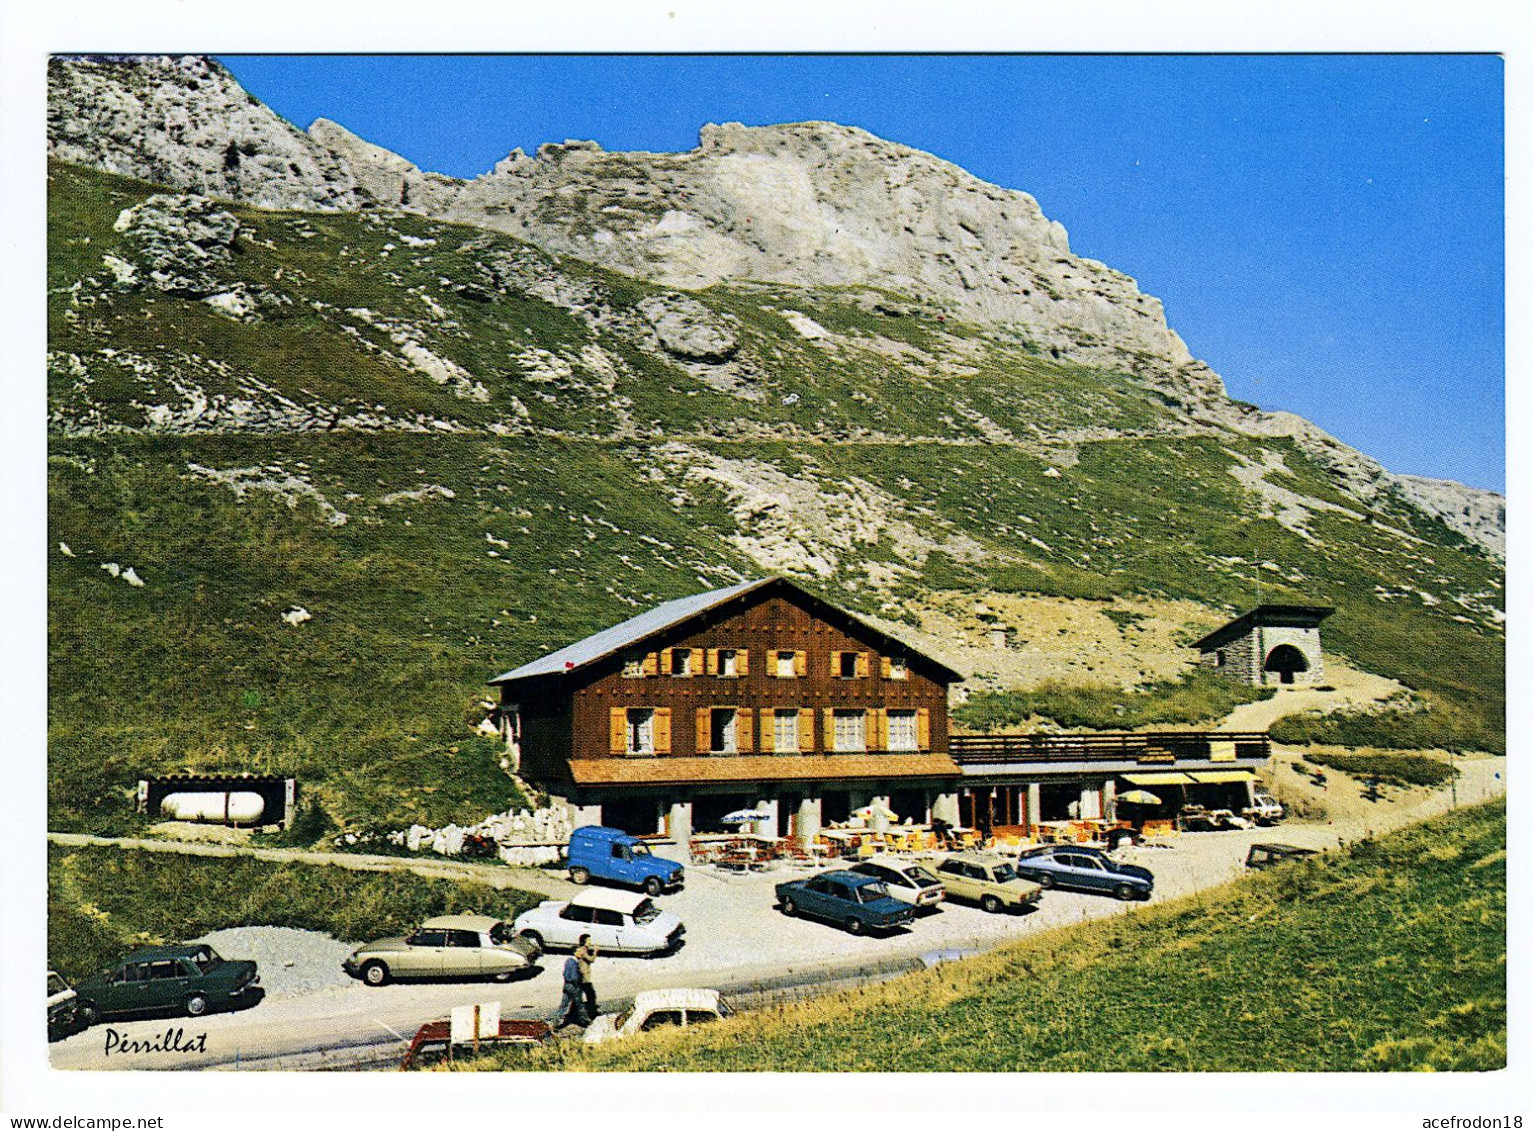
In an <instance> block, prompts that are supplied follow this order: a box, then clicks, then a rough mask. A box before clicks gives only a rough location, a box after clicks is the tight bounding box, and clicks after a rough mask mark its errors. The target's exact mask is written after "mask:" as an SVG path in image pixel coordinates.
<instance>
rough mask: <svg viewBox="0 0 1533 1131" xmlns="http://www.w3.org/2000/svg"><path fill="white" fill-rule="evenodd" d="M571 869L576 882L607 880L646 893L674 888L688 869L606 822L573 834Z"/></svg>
mask: <svg viewBox="0 0 1533 1131" xmlns="http://www.w3.org/2000/svg"><path fill="white" fill-rule="evenodd" d="M569 870H570V879H572V880H574V881H575V882H576V883H577V884H588V883H590V882H591V881H592V880H606V881H609V882H611V883H615V884H627V885H629V886H630V887H637V888H643V889H644V891H645V893H646V894H647V895H659V894H660V893H661V892H663V891H675V890H676V889H677V888H679V887H681V885H682V882H683V881H684V879H685V878H686V869H684V868H683V867H682V866H681V865H680V864H678V863H677V862H676V861H674V860H667V859H665V857H663V856H656V855H654V854H653V853H652V852H650V850H649V845H647V844H645V843H644V842H643V841H642V840H640V839H639V838H638V837H634V836H629V835H628V834H627V833H625V832H624V831H623V830H622V829H612V828H607V827H606V826H605V825H586V826H585V827H583V828H579V829H576V830H575V831H574V832H572V833H571V834H570V847H569Z"/></svg>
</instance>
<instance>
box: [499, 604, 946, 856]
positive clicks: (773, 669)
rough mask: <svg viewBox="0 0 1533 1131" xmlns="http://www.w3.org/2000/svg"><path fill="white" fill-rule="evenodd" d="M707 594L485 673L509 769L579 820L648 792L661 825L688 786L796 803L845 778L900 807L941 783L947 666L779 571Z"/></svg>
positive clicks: (684, 799) (853, 792) (684, 800)
mask: <svg viewBox="0 0 1533 1131" xmlns="http://www.w3.org/2000/svg"><path fill="white" fill-rule="evenodd" d="M710 596H713V595H708V594H705V595H701V597H700V598H698V599H694V600H693V601H692V603H687V602H675V603H673V604H675V605H677V606H679V607H680V608H681V611H682V614H683V615H680V616H678V617H677V618H676V619H674V620H671V621H669V622H667V621H666V619H665V617H664V615H663V614H664V612H665V609H666V607H665V606H662V607H661V609H658V610H654V612H655V613H660V614H662V615H661V617H660V618H659V620H658V622H657V621H656V620H655V618H653V617H650V618H648V619H646V617H645V616H643V615H641V617H639V618H635V619H634V621H632V622H628V623H630V624H634V625H636V629H635V631H634V632H632V633H624V632H621V631H620V630H621V629H622V628H623V626H617V628H615V629H613V630H608V633H603V634H598V635H597V636H595V637H591V638H589V642H590V643H591V644H592V645H593V647H591V648H589V649H585V650H582V648H581V645H579V644H577V645H572V646H571V647H570V648H569V649H565V650H563V651H562V652H560V653H555V654H554V655H553V656H552V657H547V658H545V661H539V662H536V663H535V664H533V665H526V666H525V669H518V670H517V671H513V672H509V673H507V674H506V675H505V676H502V677H500V678H499V679H498V680H496V681H494V682H496V683H498V684H499V686H500V689H501V711H502V717H503V718H504V719H506V720H508V727H510V728H514V734H513V736H512V737H513V739H514V744H515V747H516V751H517V758H518V765H519V772H520V773H521V775H522V776H523V777H524V778H526V779H528V780H530V781H532V782H534V783H535V784H538V785H540V786H542V787H543V788H545V789H548V790H549V791H550V792H551V793H554V794H556V795H560V796H564V797H565V798H567V799H568V801H569V802H570V803H571V804H572V805H574V806H575V807H576V808H577V809H581V810H583V811H584V812H583V817H585V818H588V817H594V816H595V815H596V814H595V812H594V811H595V810H597V809H601V808H607V809H611V810H614V811H617V810H623V811H625V812H626V811H628V809H631V808H632V806H629V807H627V808H625V806H624V804H623V803H624V802H626V801H632V800H633V799H635V798H648V799H649V800H650V801H653V802H654V803H655V805H656V810H655V811H656V813H657V817H656V820H657V829H658V827H659V823H660V822H664V821H666V820H667V815H668V814H669V813H670V811H671V810H672V809H674V807H675V806H676V805H677V804H688V803H689V802H690V800H691V799H692V798H693V797H695V795H696V794H697V793H698V792H703V793H708V792H721V791H722V792H726V793H728V794H729V795H730V796H732V797H735V798H736V799H739V798H745V799H746V800H745V801H744V802H743V804H744V805H747V806H754V805H757V804H758V803H759V804H764V805H767V806H769V807H771V806H775V804H776V802H777V801H779V800H785V801H787V802H789V803H790V804H791V806H792V807H794V808H795V810H802V809H803V807H804V806H805V805H806V804H809V803H810V802H814V803H815V805H816V806H817V804H818V802H817V800H816V799H817V798H819V797H820V796H821V795H822V794H823V793H825V792H827V791H830V792H835V791H837V790H846V791H850V792H849V796H848V800H847V801H846V802H845V804H851V803H853V802H855V803H856V804H867V803H869V802H870V801H871V800H873V799H875V798H883V799H887V798H888V797H890V796H891V795H892V794H893V793H894V792H901V791H904V795H905V797H906V803H907V806H910V795H909V788H910V787H921V786H925V785H931V786H932V787H933V788H935V787H936V786H937V785H938V784H940V783H947V785H948V788H950V789H951V788H952V783H954V782H956V780H957V779H958V777H959V770H958V767H957V766H956V765H955V764H954V763H953V762H952V760H951V759H950V758H949V757H948V756H947V746H948V713H947V700H948V695H947V687H948V684H949V683H951V682H954V681H956V680H957V679H958V678H960V677H959V675H958V673H957V672H954V671H952V670H951V669H949V668H946V667H945V666H943V665H942V664H940V663H938V662H937V661H935V660H932V659H931V658H929V657H927V656H924V655H922V654H921V653H919V652H916V651H915V650H913V649H911V648H909V647H908V646H906V645H903V644H901V643H900V642H899V641H897V640H895V639H894V638H892V637H890V636H888V635H887V634H885V633H883V632H880V631H879V630H877V629H875V628H873V627H871V626H869V625H866V624H864V623H862V622H861V621H859V620H858V619H857V618H855V617H853V616H851V615H850V614H848V613H845V612H844V611H842V610H840V609H837V608H836V607H834V606H832V605H830V604H828V603H826V602H824V601H821V600H819V599H818V598H815V597H814V596H812V595H811V594H809V593H806V592H805V591H803V590H801V589H799V588H798V587H796V586H794V585H792V584H791V583H789V582H786V581H783V580H781V579H772V580H768V581H764V582H759V583H755V584H752V585H747V586H740V587H735V589H733V590H721V591H719V598H720V599H719V600H717V601H709V600H707V598H708V597H710ZM699 605H700V606H701V607H699ZM614 634H615V635H614ZM604 637H606V638H607V639H603V638H604ZM566 653H568V655H569V659H567V660H565V661H563V663H565V664H567V665H568V666H567V667H565V668H562V669H558V670H553V671H549V670H546V669H548V668H549V667H551V666H552V667H556V668H557V665H558V663H559V657H560V656H562V655H565V654H566ZM548 661H552V663H549V662H548ZM539 665H541V667H540V666H539ZM523 670H527V671H528V674H526V675H519V674H518V673H519V672H522V671H523ZM788 785H791V796H789V797H782V796H780V795H781V794H782V793H783V790H782V788H781V787H784V786H788ZM931 800H932V798H931V797H924V798H923V800H922V801H921V802H920V807H921V808H922V810H923V811H922V812H920V813H917V814H913V815H914V816H916V817H918V818H919V819H925V817H926V816H927V811H928V810H929V806H930V803H931ZM886 803H887V801H886ZM840 807H842V806H841V805H840V804H837V805H836V808H840ZM638 811H639V813H640V816H639V818H638V823H639V824H641V825H645V824H647V823H648V820H649V818H648V816H647V814H648V811H649V810H648V809H647V808H646V807H645V806H644V805H640V806H639V807H638ZM794 824H795V822H793V821H790V820H786V819H785V820H780V821H779V822H778V825H779V827H787V826H790V825H794ZM649 831H656V830H649Z"/></svg>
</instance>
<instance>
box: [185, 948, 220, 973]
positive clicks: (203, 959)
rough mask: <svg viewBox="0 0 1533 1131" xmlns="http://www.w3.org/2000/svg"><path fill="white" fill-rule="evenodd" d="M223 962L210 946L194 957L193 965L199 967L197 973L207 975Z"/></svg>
mask: <svg viewBox="0 0 1533 1131" xmlns="http://www.w3.org/2000/svg"><path fill="white" fill-rule="evenodd" d="M222 962H223V959H222V958H219V957H218V954H217V952H216V951H214V950H213V948H212V947H210V946H205V947H203V948H202V949H201V950H199V951H198V952H197V953H196V954H194V955H192V963H193V965H195V966H196V967H197V973H199V974H206V973H207V972H208V971H209V970H211V969H213V967H215V966H218V965H220V964H221V963H222Z"/></svg>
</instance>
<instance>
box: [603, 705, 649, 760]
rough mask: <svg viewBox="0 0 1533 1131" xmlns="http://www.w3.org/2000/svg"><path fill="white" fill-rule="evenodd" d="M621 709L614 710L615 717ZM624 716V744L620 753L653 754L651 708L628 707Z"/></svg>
mask: <svg viewBox="0 0 1533 1131" xmlns="http://www.w3.org/2000/svg"><path fill="white" fill-rule="evenodd" d="M621 710H623V709H622V708H614V709H613V713H614V715H616V713H617V712H618V711H621ZM623 714H624V720H623V721H624V724H625V727H624V731H625V734H624V744H623V750H622V753H625V754H653V753H654V752H655V710H654V708H653V707H629V708H628V709H627V710H626V711H623Z"/></svg>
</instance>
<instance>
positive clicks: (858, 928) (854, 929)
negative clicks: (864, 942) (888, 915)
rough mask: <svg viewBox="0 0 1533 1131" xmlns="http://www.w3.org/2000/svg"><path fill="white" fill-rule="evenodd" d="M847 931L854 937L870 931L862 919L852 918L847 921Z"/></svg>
mask: <svg viewBox="0 0 1533 1131" xmlns="http://www.w3.org/2000/svg"><path fill="white" fill-rule="evenodd" d="M846 929H847V930H848V931H850V932H851V933H852V934H854V935H860V934H862V933H863V932H864V931H866V930H867V929H868V927H867V924H866V923H864V922H863V921H862V920H861V919H857V918H852V919H848V920H847V921H846Z"/></svg>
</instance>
